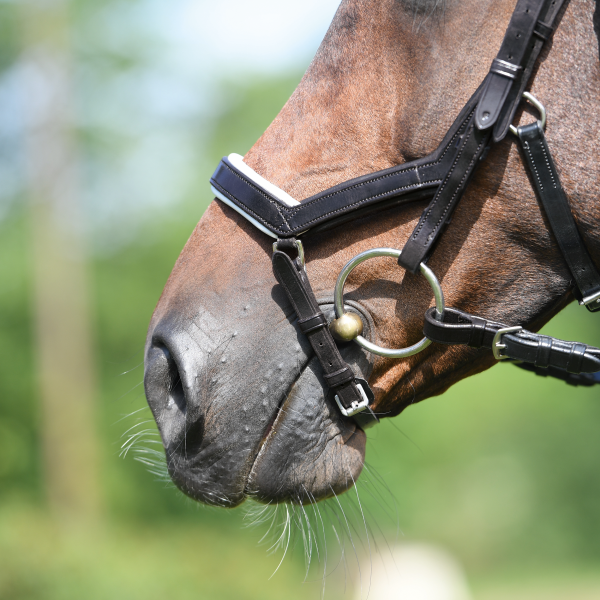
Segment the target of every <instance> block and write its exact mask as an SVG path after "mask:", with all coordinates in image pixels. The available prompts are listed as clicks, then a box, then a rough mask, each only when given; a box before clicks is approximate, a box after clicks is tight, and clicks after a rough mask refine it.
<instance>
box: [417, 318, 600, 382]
mask: <svg viewBox="0 0 600 600" xmlns="http://www.w3.org/2000/svg"><path fill="white" fill-rule="evenodd" d="M507 328H508V327H507V326H506V325H502V324H501V323H496V322H495V321H488V320H487V319H482V318H481V317H475V316H473V315H470V314H468V313H464V312H462V311H460V310H456V309H454V308H446V310H445V311H444V313H443V315H442V320H441V321H438V320H437V319H436V318H435V308H430V309H428V310H427V312H426V313H425V325H424V327H423V333H424V334H425V336H426V337H427V338H429V339H430V340H432V341H434V342H438V343H440V344H462V345H467V346H471V347H472V348H489V349H492V346H493V343H494V337H495V336H496V334H497V333H498V331H499V330H501V329H507ZM499 341H500V343H501V344H502V345H503V346H504V347H503V349H502V357H503V358H511V359H513V360H517V361H521V362H525V363H531V364H533V365H535V366H536V367H539V368H542V369H547V368H549V367H553V368H556V369H562V370H563V371H566V372H568V373H576V374H578V373H597V372H598V371H600V349H599V348H595V347H593V346H587V345H585V344H581V343H579V342H567V341H563V340H559V339H557V338H553V337H549V336H547V335H540V334H539V333H532V332H531V331H526V330H525V329H521V330H520V331H517V332H510V333H505V334H503V335H502V336H501V338H500V340H499Z"/></svg>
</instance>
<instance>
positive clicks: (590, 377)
mask: <svg viewBox="0 0 600 600" xmlns="http://www.w3.org/2000/svg"><path fill="white" fill-rule="evenodd" d="M511 364H513V365H514V366H515V367H519V368H520V369H524V370H525V371H529V372H530V373H534V374H535V375H538V376H539V377H552V378H554V379H561V380H562V381H564V382H565V383H568V384H569V385H573V386H584V387H590V386H592V385H598V384H600V372H598V373H568V372H567V371H565V370H564V369H559V368H557V367H547V368H545V369H542V368H541V367H536V366H535V365H532V364H530V363H524V362H518V361H511Z"/></svg>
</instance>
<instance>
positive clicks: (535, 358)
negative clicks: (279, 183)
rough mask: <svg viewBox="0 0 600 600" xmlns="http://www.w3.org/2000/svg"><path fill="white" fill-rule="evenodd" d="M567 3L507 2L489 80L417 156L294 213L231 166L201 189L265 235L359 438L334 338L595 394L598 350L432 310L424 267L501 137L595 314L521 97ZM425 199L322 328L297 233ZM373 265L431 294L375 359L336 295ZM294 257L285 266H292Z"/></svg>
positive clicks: (545, 154)
mask: <svg viewBox="0 0 600 600" xmlns="http://www.w3.org/2000/svg"><path fill="white" fill-rule="evenodd" d="M566 2H568V0H518V3H517V6H516V8H515V11H514V13H513V15H512V18H511V21H510V23H509V26H508V29H507V31H506V34H505V36H504V40H503V42H502V45H501V48H500V51H499V53H498V55H497V57H496V58H495V59H494V61H493V62H492V66H491V68H490V71H489V73H488V74H487V76H486V77H485V79H484V80H483V82H482V84H481V85H480V86H479V88H478V89H477V91H476V92H475V93H474V94H473V95H472V96H471V98H470V99H469V101H468V102H467V103H466V105H465V106H464V108H463V109H462V111H461V112H460V114H459V115H458V117H457V118H456V120H455V121H454V123H453V124H452V126H451V127H450V129H449V131H448V133H447V134H446V136H445V137H444V140H443V141H442V143H441V144H440V146H439V147H438V148H437V150H435V151H434V152H433V153H432V154H430V155H429V156H426V157H424V158H421V159H418V160H415V161H412V162H409V163H405V164H402V165H399V166H397V167H393V168H390V169H386V170H384V171H378V172H376V173H371V174H369V175H364V176H362V177H358V178H356V179H352V180H350V181H346V182H344V183H341V184H339V185H336V186H334V187H332V188H330V189H327V190H325V191H323V192H321V193H319V194H316V195H315V196H312V197H310V198H307V199H306V200H303V201H302V202H301V203H300V202H297V201H296V200H294V199H293V198H291V197H290V196H288V195H287V194H286V193H285V192H283V191H282V190H280V189H279V188H277V187H276V186H274V185H273V184H271V183H269V182H268V181H266V180H265V179H263V178H262V177H261V176H260V175H258V174H257V173H256V172H254V171H253V170H252V169H251V168H250V167H248V166H247V165H246V164H245V163H243V162H242V160H241V157H239V156H238V155H230V156H229V157H226V158H223V160H222V161H221V163H220V164H219V166H218V167H217V169H216V171H215V173H214V174H213V176H212V178H211V186H212V189H213V192H214V193H215V195H216V196H217V197H218V198H220V199H221V200H222V201H223V202H225V203H226V204H228V205H229V206H231V207H232V208H234V209H235V210H236V211H237V212H239V213H240V214H241V215H243V216H244V217H245V218H246V219H248V220H249V221H250V222H251V223H252V224H253V225H255V226H256V227H257V228H258V229H260V230H261V231H263V232H264V233H265V234H267V235H270V236H272V237H274V238H275V239H276V241H275V243H274V244H273V259H272V262H273V270H274V273H275V276H276V277H277V280H278V281H279V283H280V284H281V285H282V287H283V288H284V290H285V292H286V294H287V296H288V298H289V300H290V302H291V304H292V306H293V307H294V310H295V312H296V315H297V317H298V326H299V328H300V330H301V331H302V333H303V334H305V335H306V336H307V337H308V339H309V341H310V343H311V346H312V347H313V349H314V352H315V355H316V356H317V358H318V359H319V361H320V363H321V365H322V368H323V378H324V380H325V382H326V383H327V385H328V387H329V388H330V389H331V390H332V391H333V394H334V398H335V401H336V402H337V404H338V406H339V408H340V410H341V412H342V414H343V415H344V416H347V417H352V418H353V419H354V420H355V421H356V422H357V423H358V424H359V425H360V426H361V427H362V428H366V427H369V426H370V425H373V424H375V423H377V422H378V419H377V417H376V416H375V414H374V413H373V411H372V410H371V408H370V404H371V403H372V401H373V393H372V391H371V390H370V388H369V386H368V384H367V382H366V381H364V380H363V379H360V378H358V377H357V376H356V375H355V374H354V372H353V371H352V369H351V368H350V366H349V365H348V364H347V363H346V362H345V361H344V360H343V358H342V356H341V354H340V352H339V349H338V347H337V345H336V342H335V341H334V337H336V339H338V340H339V341H350V340H354V341H356V342H357V343H359V344H360V345H362V346H363V347H364V348H366V349H367V350H368V351H369V352H372V353H374V354H379V355H383V356H395V357H405V356H410V355H412V354H416V353H417V352H420V351H421V350H423V349H424V348H426V347H427V346H428V345H429V344H430V343H431V341H434V342H438V343H442V344H466V345H468V346H471V347H474V348H489V349H491V350H492V352H493V353H494V356H495V358H496V359H498V360H501V359H512V360H513V361H516V364H518V365H519V366H523V367H524V368H527V369H529V370H534V371H535V372H537V373H541V374H544V375H551V376H554V377H559V378H561V379H564V380H565V381H567V382H569V383H573V384H576V385H593V384H595V383H600V349H598V348H594V347H591V346H587V345H585V344H581V343H578V342H567V341H562V340H558V339H556V338H553V337H549V336H545V335H539V334H536V333H532V332H529V331H526V330H524V329H523V328H522V327H520V326H508V325H505V324H502V323H496V322H493V321H488V320H486V319H483V318H480V317H477V316H474V315H470V314H467V313H464V312H461V311H459V310H456V309H453V308H447V307H446V306H445V305H444V298H443V293H442V290H441V287H440V285H439V283H438V281H437V279H436V277H435V275H434V274H433V273H432V272H431V270H430V269H429V268H428V267H427V266H426V262H427V259H428V258H429V256H430V255H431V253H432V251H433V248H434V247H435V244H436V242H437V240H438V239H439V237H440V235H441V233H442V232H443V231H444V229H445V228H446V227H447V225H448V224H449V222H450V218H451V216H452V212H453V210H454V208H455V207H456V205H457V203H458V202H459V200H460V198H461V197H462V195H463V194H464V191H465V189H466V188H467V186H468V183H469V181H470V180H471V178H472V176H473V174H474V173H475V170H476V169H477V167H478V166H479V165H480V164H481V162H482V161H483V159H484V158H485V155H486V154H487V151H488V150H489V148H490V146H491V144H492V143H493V142H499V141H500V140H503V139H504V138H505V137H506V135H507V134H508V133H509V132H512V133H513V134H514V135H516V137H517V139H518V140H519V142H520V144H521V147H522V150H523V152H522V154H523V156H524V158H525V162H526V164H527V166H528V168H529V170H530V173H531V180H532V181H533V184H534V187H535V189H536V192H537V195H538V197H539V199H540V202H541V204H542V206H543V208H544V210H545V212H546V216H547V217H548V221H549V223H550V228H551V229H552V232H553V234H554V237H555V239H556V241H557V243H558V246H559V248H560V250H561V253H562V255H563V257H564V259H565V262H566V264H567V266H568V268H569V271H570V273H571V275H572V281H573V284H574V285H573V294H574V295H575V297H576V298H577V299H578V300H579V303H580V304H581V305H584V306H586V308H587V309H588V310H590V311H592V312H595V311H598V310H600V274H599V273H598V270H597V269H596V266H595V265H594V263H593V261H592V259H591V257H590V255H589V253H588V251H587V249H586V247H585V245H584V243H583V240H582V238H581V235H580V233H579V230H578V229H577V225H576V223H575V220H574V218H573V215H572V213H571V210H570V206H569V203H568V200H567V198H566V196H565V194H564V191H563V189H562V186H561V184H560V180H559V176H558V172H557V170H556V167H555V165H554V161H553V159H552V155H551V153H550V149H549V147H548V144H547V142H546V138H545V135H544V126H545V120H546V118H545V111H544V108H543V106H542V105H541V104H540V103H539V102H538V101H537V100H536V99H535V98H533V96H531V95H530V94H529V93H527V92H525V88H526V87H527V85H528V83H529V80H530V78H531V74H532V72H533V69H534V67H535V64H536V61H537V58H538V56H539V54H540V51H541V50H542V47H543V45H544V43H545V42H546V41H547V40H548V39H549V37H550V36H551V35H552V32H553V30H554V26H555V23H556V20H557V17H558V15H559V13H560V10H561V8H562V7H563V5H564V4H565V3H566ZM523 97H525V98H526V99H527V100H528V101H530V102H531V103H532V104H533V105H534V106H536V108H537V109H538V110H539V111H540V119H539V120H538V121H537V122H535V123H533V124H531V125H524V126H520V127H517V128H515V127H514V126H513V125H511V123H512V121H513V119H514V116H515V113H516V111H517V108H518V105H519V103H520V102H521V99H522V98H523ZM424 198H431V201H430V203H429V205H428V206H427V208H426V209H425V210H424V212H423V214H422V215H421V218H420V219H419V222H418V224H417V226H416V227H415V229H414V231H413V232H412V234H411V236H410V237H409V239H408V241H407V242H406V244H405V245H404V248H403V249H402V250H401V251H400V250H395V249H393V248H376V249H373V250H369V251H367V252H363V253H362V254H359V255H358V256H357V257H355V258H354V259H352V260H351V261H350V262H349V263H348V264H347V265H346V266H345V267H344V269H343V270H342V272H341V274H340V277H338V281H337V283H336V290H335V309H336V314H337V317H338V318H337V319H336V320H334V321H332V322H331V323H328V322H327V319H326V318H325V316H324V314H323V312H322V311H321V310H320V308H319V304H318V303H317V300H316V299H315V296H314V294H313V291H312V289H311V286H310V282H309V280H308V277H307V274H306V270H305V268H304V251H303V247H302V242H301V241H300V240H299V239H297V238H298V237H299V236H300V235H302V234H304V233H306V232H307V231H308V230H309V229H311V230H313V231H314V230H316V229H322V228H325V227H327V226H331V224H335V223H336V222H338V221H339V220H340V219H346V218H348V217H347V215H348V214H349V213H355V212H356V211H358V210H360V211H361V212H364V211H368V210H370V209H372V208H373V207H376V208H380V207H381V206H382V205H384V204H389V203H393V204H404V203H406V202H411V201H414V200H419V199H424ZM374 256H394V257H397V258H398V263H399V265H400V266H402V267H404V268H405V269H407V270H408V271H411V272H412V273H419V272H420V273H422V274H423V275H425V277H426V278H427V280H428V281H429V283H430V285H431V286H432V288H433V290H434V295H435V301H436V307H435V308H430V309H429V310H428V311H427V312H426V313H425V325H424V329H423V332H424V335H425V338H424V339H423V340H421V342H419V343H418V344H415V345H414V346H411V347H410V348H404V349H400V350H387V349H384V348H380V347H378V346H375V345H374V344H372V343H370V342H369V341H368V340H365V339H364V338H362V337H361V336H360V333H361V332H362V327H361V323H360V321H359V322H358V323H357V320H356V317H355V318H349V317H348V313H345V307H344V303H343V286H344V282H345V280H346V277H347V276H348V274H349V273H350V271H351V270H352V269H353V268H354V267H355V266H356V265H358V264H359V263H360V262H363V261H364V260H367V259H368V258H372V257H374ZM292 257H294V258H292Z"/></svg>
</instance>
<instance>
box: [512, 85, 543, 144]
mask: <svg viewBox="0 0 600 600" xmlns="http://www.w3.org/2000/svg"><path fill="white" fill-rule="evenodd" d="M523 98H525V100H528V101H529V104H531V105H532V106H533V107H535V108H537V109H538V112H539V113H540V118H539V119H538V127H539V128H540V129H542V131H543V130H544V129H546V109H545V108H544V105H543V104H542V103H541V102H540V101H539V100H538V99H537V98H536V97H535V96H532V95H531V94H530V93H529V92H523ZM509 129H510V132H511V133H512V134H514V135H516V136H518V135H519V130H518V129H517V128H516V127H515V126H514V125H510V127H509Z"/></svg>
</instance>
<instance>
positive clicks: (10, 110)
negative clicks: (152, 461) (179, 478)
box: [0, 0, 600, 600]
mask: <svg viewBox="0 0 600 600" xmlns="http://www.w3.org/2000/svg"><path fill="white" fill-rule="evenodd" d="M337 4H338V2H337V0H306V1H305V2H303V3H301V4H299V3H291V2H281V1H279V2H277V1H275V0H255V1H253V2H251V3H250V2H244V1H242V0H231V1H227V2H207V1H206V0H170V1H169V2H165V1H161V0H16V1H11V0H2V1H0V599H2V600H17V599H18V600H21V599H23V600H24V599H36V600H37V599H44V600H45V599H48V600H50V599H52V600H55V599H56V600H59V599H60V600H64V599H71V598H73V599H80V598H86V599H90V600H95V599H100V598H102V599H105V598H111V599H121V598H123V599H125V598H127V599H128V600H135V599H137V598H140V599H141V598H144V599H145V600H152V599H154V598H156V599H158V598H160V599H163V598H165V597H171V598H174V599H180V598H181V599H188V598H190V599H191V598H194V599H205V598H206V599H213V598H214V599H218V600H222V599H228V598H250V599H254V598H256V599H259V598H260V599H269V598H281V597H284V596H285V597H286V598H290V599H296V598H318V597H319V596H320V595H321V594H322V578H321V573H322V570H323V562H324V555H323V546H321V550H320V553H319V555H318V556H317V554H316V551H315V553H314V555H313V567H312V569H311V570H310V571H309V574H308V577H306V572H305V562H306V557H305V554H304V552H303V549H302V546H303V543H302V540H301V539H300V540H299V541H298V540H296V541H297V543H295V544H294V543H292V544H291V546H292V548H291V549H290V551H289V552H288V553H287V556H286V557H285V559H284V560H283V562H282V563H281V567H280V568H279V570H278V571H277V573H276V574H275V575H274V576H272V577H271V575H272V574H273V572H274V571H275V570H276V569H277V567H278V565H279V563H280V561H281V558H282V550H281V548H279V549H272V550H271V551H270V550H269V548H270V545H269V544H268V543H265V542H264V541H263V542H262V543H260V540H261V538H262V536H263V534H264V533H265V530H266V526H265V525H261V524H260V523H259V524H255V525H254V526H250V525H251V523H252V521H253V519H254V518H253V517H252V516H250V517H249V516H248V513H247V511H246V510H245V509H236V510H230V511H225V510H214V509H208V508H205V507H201V506H198V505H196V504H194V503H193V502H191V501H189V500H187V499H186V498H184V497H183V496H182V495H181V494H180V493H179V492H178V491H177V490H175V489H174V488H173V486H172V485H169V484H168V483H166V482H165V481H163V480H162V479H161V477H160V476H159V475H156V474H155V473H152V472H151V471H153V470H155V469H153V468H150V469H148V468H147V466H148V465H146V464H142V463H141V462H139V461H138V460H135V459H136V458H138V459H140V458H141V459H144V458H148V457H151V455H149V454H144V453H143V451H144V449H145V448H150V449H151V448H153V447H154V448H155V449H156V450H158V451H160V447H158V446H153V445H152V444H153V443H154V442H155V441H156V436H155V433H154V432H153V429H154V428H153V425H152V423H151V422H148V421H147V420H148V419H149V418H150V414H149V411H148V410H147V409H146V408H145V399H144V394H143V388H142V383H141V382H142V369H143V367H142V360H143V344H144V338H145V330H146V327H147V324H148V321H149V319H150V316H151V313H152V310H153V308H154V306H155V304H156V302H157V300H158V297H159V295H160V292H161V290H162V287H163V285H164V282H165V281H166V278H167V277H168V274H169V272H170V270H171V267H172V265H173V263H174V261H175V259H176V258H177V255H178V253H179V252H180V250H181V248H182V247H183V245H184V243H185V241H186V239H187V237H188V236H189V234H190V233H191V231H192V229H193V227H194V225H195V223H196V222H197V220H198V219H199V218H200V216H201V214H202V212H203V210H204V209H205V208H206V206H207V205H208V203H209V202H210V201H211V199H212V197H211V194H210V189H209V187H208V178H209V176H210V174H211V172H212V170H213V169H214V166H215V165H216V164H217V162H218V160H219V159H220V157H221V156H223V155H225V154H228V153H230V152H234V151H235V152H238V153H240V154H244V153H245V152H246V151H247V150H248V149H249V148H250V147H251V145H252V144H253V143H254V141H255V140H256V139H257V138H258V137H259V136H260V134H261V133H262V131H263V130H264V129H265V128H266V126H267V125H268V124H269V122H270V121H271V120H272V119H273V118H274V117H275V115H276V114H277V112H278V111H279V110H280V108H281V107H282V105H283V104H284V102H285V100H286V99H287V98H288V96H289V95H290V94H291V92H292V91H293V89H294V87H295V86H296V84H297V83H298V81H299V80H300V77H301V76H302V73H303V72H304V70H305V69H306V67H307V66H308V64H309V62H310V59H311V57H312V55H313V54H314V52H315V50H316V48H317V47H318V44H319V41H320V39H321V37H322V36H323V34H324V33H325V31H326V29H327V26H328V24H329V22H330V20H331V18H332V17H333V14H334V13H335V10H336V8H337ZM550 118H551V117H550ZM546 331H548V332H552V334H553V335H556V336H558V337H561V336H562V337H564V338H567V339H578V340H581V341H585V342H587V343H590V344H595V345H600V325H599V324H598V320H597V317H596V318H594V317H593V316H592V315H590V314H587V312H586V311H585V310H583V309H581V310H578V307H577V306H575V305H571V306H569V307H568V308H567V309H566V310H565V311H564V312H563V313H562V314H561V315H559V316H558V317H557V318H555V319H554V320H553V321H552V322H551V323H550V324H549V325H548V326H547V327H546ZM599 428H600V398H599V394H598V390H595V389H593V388H587V389H586V388H584V389H575V388H573V387H569V386H567V385H566V384H563V383H561V382H554V381H549V380H546V379H543V378H539V377H535V376H533V375H531V374H528V373H524V372H521V371H520V370H519V369H516V368H514V367H512V366H510V365H504V364H501V365H498V366H497V367H495V368H493V369H491V370H490V371H488V372H486V373H484V374H481V375H479V376H476V377H473V378H471V379H469V380H468V381H464V382H462V383H460V384H458V385H456V386H454V387H453V388H452V389H451V390H450V391H449V392H447V393H446V394H444V395H443V396H441V397H437V398H432V399H430V400H427V401H426V402H424V403H422V404H420V405H416V406H414V407H411V408H410V409H409V410H407V411H406V412H405V413H404V414H402V415H401V416H400V417H398V418H396V419H394V420H390V421H386V422H384V423H383V424H382V425H381V426H379V427H377V428H375V429H374V430H371V432H369V445H368V456H367V458H368V469H369V478H366V483H365V484H362V485H361V486H359V488H358V489H359V492H360V494H362V496H360V502H361V506H362V508H363V510H364V513H365V515H366V522H367V529H366V532H365V524H364V523H363V521H362V515H361V514H360V511H357V510H355V509H356V507H357V499H355V500H354V501H352V500H350V501H349V502H350V503H351V504H349V505H348V506H347V507H346V512H347V513H348V518H349V519H350V520H351V521H352V523H351V525H350V528H349V531H350V532H352V533H353V536H354V537H353V540H352V541H354V542H355V544H354V545H355V547H356V556H358V561H357V559H356V556H355V552H354V550H353V549H352V544H351V543H350V544H349V545H348V544H346V545H345V546H344V548H345V556H344V557H342V558H343V560H342V562H341V564H340V565H339V566H338V567H337V569H335V568H334V567H335V566H336V565H337V564H338V562H337V561H338V560H339V558H340V557H339V555H340V550H339V548H338V547H337V542H336V540H335V539H334V536H332V534H331V531H330V526H331V524H332V523H331V522H329V521H327V520H326V522H325V523H324V528H325V529H326V536H325V537H327V538H328V540H329V552H330V556H331V557H335V556H337V558H331V559H330V563H329V565H328V566H327V567H326V568H325V570H326V571H327V572H328V573H329V572H330V571H333V573H332V574H331V575H330V576H329V577H328V578H327V580H326V586H325V597H326V598H336V599H338V598H340V599H341V598H355V597H356V595H357V594H358V592H357V589H358V587H359V586H360V583H359V582H358V572H359V570H360V572H361V574H362V586H363V590H364V589H368V587H369V585H368V580H369V577H370V575H369V573H370V564H371V559H370V558H369V553H371V556H375V557H376V556H377V554H378V553H382V554H385V553H388V554H389V553H390V550H389V547H391V546H395V545H396V544H400V545H401V546H402V545H410V544H411V543H415V542H418V543H426V544H429V545H430V546H431V547H436V548H440V549H443V550H444V552H447V553H448V554H449V555H450V556H452V557H454V560H456V561H457V563H458V564H459V565H461V568H462V569H463V570H464V572H465V573H466V577H467V579H468V586H469V588H470V594H471V595H472V597H473V598H475V599H477V600H492V599H495V598H507V597H510V598H512V599H513V600H519V599H521V598H523V599H525V598H526V599H527V600H531V599H535V598H544V599H545V600H549V599H554V598H556V599H558V598H560V599H563V598H569V599H571V600H584V599H585V600H589V599H592V598H600V466H599V465H600V461H599V458H600V434H599V433H598V432H599ZM128 430H129V432H128ZM127 432H128V433H127ZM132 436H134V437H133V439H132ZM132 444H133V445H132ZM129 445H132V448H131V451H130V452H129V453H127V455H126V456H123V454H124V452H123V451H124V450H127V448H128V447H129ZM140 450H141V452H140ZM352 502H354V504H352ZM352 506H354V509H353V508H352ZM338 517H339V514H338ZM332 518H333V520H334V521H335V518H336V517H335V516H334V517H332ZM334 521H333V522H334ZM321 543H322V540H321ZM344 561H345V562H344ZM305 580H306V582H304V581H305ZM303 582H304V583H303Z"/></svg>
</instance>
